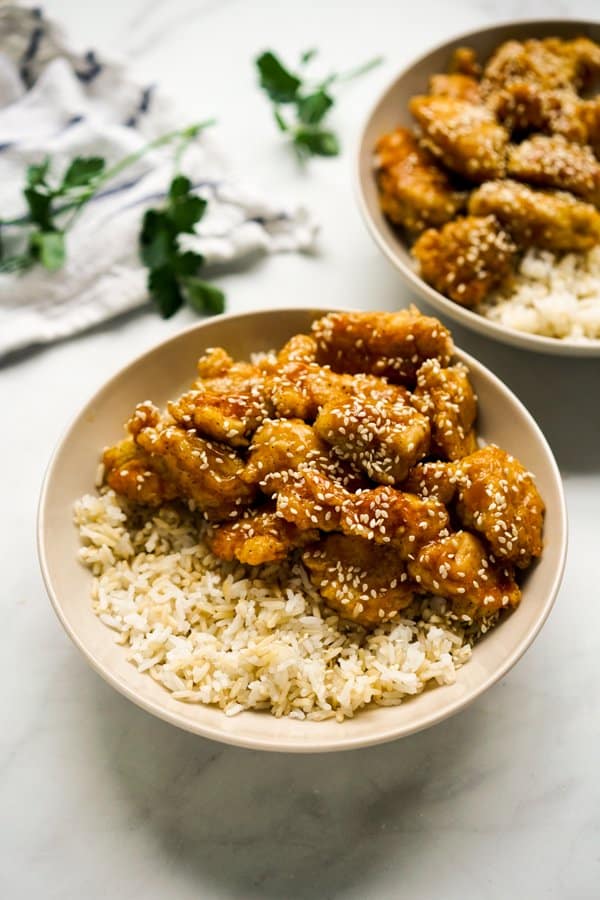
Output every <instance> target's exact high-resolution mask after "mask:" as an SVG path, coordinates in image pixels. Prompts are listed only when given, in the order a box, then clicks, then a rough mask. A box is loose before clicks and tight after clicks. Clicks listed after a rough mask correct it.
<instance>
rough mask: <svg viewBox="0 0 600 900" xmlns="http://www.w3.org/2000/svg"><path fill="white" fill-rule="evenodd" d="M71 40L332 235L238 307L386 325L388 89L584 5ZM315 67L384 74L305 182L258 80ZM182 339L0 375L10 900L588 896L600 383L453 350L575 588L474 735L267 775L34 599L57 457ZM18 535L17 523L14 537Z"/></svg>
mask: <svg viewBox="0 0 600 900" xmlns="http://www.w3.org/2000/svg"><path fill="white" fill-rule="evenodd" d="M47 8H48V9H49V10H50V11H51V12H52V13H54V14H55V15H58V16H60V17H61V18H62V19H63V21H64V22H65V23H66V24H67V26H68V27H69V28H70V30H71V32H72V33H73V35H74V36H75V38H76V39H77V40H78V41H80V42H81V43H82V44H88V45H95V46H98V47H104V48H106V49H110V50H112V51H118V52H119V53H123V54H124V55H125V56H127V57H129V58H130V60H131V62H132V63H133V64H134V65H135V66H136V68H137V69H138V71H139V72H140V74H141V75H143V76H144V77H145V78H152V79H156V80H158V81H160V82H161V83H162V84H163V85H164V87H165V88H166V89H168V90H169V91H171V92H172V93H173V94H175V95H177V96H178V99H179V102H180V103H181V104H182V105H183V106H184V108H186V109H187V110H188V111H189V118H190V119H194V118H197V117H203V116H205V115H207V114H216V115H218V117H219V119H220V122H221V125H220V129H221V132H222V137H223V140H224V141H227V142H228V143H229V144H230V145H231V147H232V156H233V157H234V160H235V162H236V164H237V166H238V167H239V168H240V170H243V171H244V172H246V173H249V174H250V175H252V176H253V178H254V179H255V181H256V182H257V183H261V182H262V183H266V184H268V185H270V186H271V187H272V188H273V189H277V190H280V191H281V192H282V193H285V194H286V195H287V196H288V197H289V198H291V199H294V198H295V199H302V200H304V201H305V202H306V203H307V204H309V205H310V206H311V207H312V208H313V209H314V210H315V212H316V213H317V214H318V216H319V217H320V219H321V221H322V223H323V233H322V238H321V242H320V251H319V253H318V255H316V256H314V257H312V258H300V257H281V258H278V259H270V260H266V261H264V262H261V263H260V264H259V265H258V266H257V267H256V268H254V269H253V270H252V271H251V272H241V271H240V272H238V273H236V274H234V275H230V276H229V277H227V278H225V279H223V280H224V284H225V287H226V289H227V292H228V295H229V298H230V308H231V309H239V310H243V309H249V308H252V307H254V306H258V305H265V304H277V303H278V302H281V303H286V304H288V303H314V302H319V303H322V304H329V303H331V304H339V305H351V306H356V307H371V308H377V307H379V308H388V309H392V308H394V307H396V306H397V305H398V304H402V303H405V302H406V301H407V300H408V299H409V297H408V294H407V291H406V290H405V288H404V287H403V285H402V284H401V283H400V282H399V281H398V278H397V276H396V275H395V273H394V272H393V271H391V269H390V268H389V267H388V265H387V264H386V263H385V262H384V260H383V259H382V258H381V257H380V256H379V253H378V252H377V251H376V249H375V247H374V246H373V244H372V243H371V241H370V239H369V238H368V237H367V234H366V232H365V229H364V227H363V225H362V223H361V222H360V220H359V215H358V212H357V210H356V207H355V203H354V198H353V196H352V193H351V187H350V170H351V160H352V153H351V149H352V145H353V142H354V141H355V138H356V135H357V130H358V124H359V122H360V120H361V118H362V117H363V115H364V113H365V112H366V110H367V107H368V105H369V103H370V102H371V101H372V99H373V98H374V97H375V96H376V94H377V92H378V90H379V88H380V87H381V85H383V83H384V82H385V81H386V79H388V78H389V77H390V75H391V73H392V72H393V70H394V69H395V68H399V67H400V65H401V64H402V63H403V62H404V61H405V60H408V58H409V57H411V56H412V55H413V54H416V53H417V52H419V51H421V50H422V49H425V48H426V46H427V45H428V44H431V43H433V42H436V41H438V40H441V39H443V38H444V37H445V36H446V35H447V34H449V33H451V32H457V31H460V30H465V29H469V28H471V27H476V26H477V25H480V24H482V23H485V22H487V21H491V20H492V19H493V18H496V17H498V16H502V17H504V18H507V17H509V16H511V15H521V16H535V15H538V16H541V15H563V14H564V15H570V16H572V17H574V16H577V15H580V16H593V15H594V12H596V13H597V10H598V6H597V2H595V0H587V2H583V0H580V2H577V0H575V2H569V3H567V2H552V0H546V2H543V3H542V2H539V3H536V2H533V0H527V2H523V0H519V2H516V0H506V2H505V3H504V4H502V6H501V7H500V5H499V4H497V3H495V2H492V0H478V2H475V0H473V2H468V0H453V2H452V3H446V2H445V0H419V2H411V3H407V2H406V3H405V2H400V0H398V2H387V3H386V2H385V0H370V2H369V3H355V4H354V3H350V2H346V3H334V2H331V0H328V2H322V3H316V2H303V0H293V2H292V0H280V2H271V3H266V2H261V3H254V2H248V0H246V2H243V0H237V2H236V0H228V2H218V0H205V2H201V0H120V2H116V0H105V2H103V3H98V4H93V5H92V4H89V3H80V2H77V0H52V2H48V3H47ZM313 45H318V46H319V47H320V48H321V49H322V51H323V57H324V58H325V59H326V60H327V61H329V62H331V64H333V65H340V66H343V65H346V64H353V63H355V62H358V61H360V60H362V59H364V58H366V57H368V56H370V55H371V54H374V53H378V52H383V53H384V54H385V55H386V57H387V63H386V65H385V67H383V68H382V69H381V70H379V71H377V72H375V73H373V74H372V75H371V76H370V77H369V78H368V79H365V80H364V81H362V82H360V83H357V84H356V85H354V86H353V87H352V89H351V90H350V89H349V90H348V93H347V96H346V97H345V98H344V102H343V103H341V104H340V106H339V112H336V115H335V123H336V125H337V126H338V127H339V130H340V132H341V134H342V136H343V138H344V142H345V145H346V152H345V154H344V155H343V156H342V157H341V158H340V159H338V160H326V161H317V162H316V163H315V164H314V165H312V164H311V166H310V169H309V171H307V172H306V173H302V172H299V171H298V170H297V168H296V166H295V163H294V161H293V160H292V159H291V158H290V157H289V156H288V155H287V153H286V152H284V150H283V149H282V148H281V147H280V146H278V143H277V135H276V133H275V131H274V130H273V128H272V123H271V121H270V117H269V112H268V109H267V107H266V105H265V103H264V101H263V98H262V97H261V96H260V95H259V93H258V92H257V91H256V90H255V88H254V84H253V81H254V79H253V73H252V69H251V59H252V57H253V55H254V54H255V53H256V52H257V51H258V50H260V49H262V48H264V47H267V46H272V47H274V48H276V49H279V50H281V51H282V52H283V53H286V52H289V53H294V54H295V53H296V52H297V51H298V50H300V49H304V48H306V47H309V46H313ZM189 320H190V317H188V316H187V314H185V313H184V314H182V315H180V316H179V317H177V318H175V319H174V320H172V321H170V322H168V323H164V322H162V321H161V320H160V319H158V318H157V317H156V316H154V315H153V314H151V313H149V312H147V313H143V314H139V315H135V316H131V317H129V318H127V319H125V320H124V321H120V322H119V323H118V324H117V325H112V326H108V327H105V328H101V329H99V330H97V331H96V332H95V333H93V334H88V335H86V336H84V337H81V338H78V339H76V340H73V341H69V342H65V343H63V344H61V345H60V346H55V347H53V348H50V349H48V350H45V351H42V352H36V353H27V354H24V355H23V356H22V357H21V358H19V359H18V360H17V361H15V362H14V363H13V364H12V365H11V366H10V367H5V368H3V369H1V370H0V398H1V402H2V406H3V408H4V410H5V418H6V422H7V427H6V429H5V431H4V433H3V437H2V441H1V442H0V454H1V465H0V472H1V473H2V501H3V506H4V509H5V511H6V513H8V514H9V515H10V525H9V526H7V527H6V528H5V529H3V532H2V540H1V541H0V554H1V557H2V572H3V573H4V577H5V580H4V589H3V591H2V603H3V605H4V610H5V615H4V623H5V624H4V639H3V655H2V674H3V678H2V691H1V697H0V703H1V712H0V722H1V725H0V797H1V801H0V834H1V840H0V897H2V898H3V900H13V898H33V897H36V898H37V897H45V898H48V900H50V898H61V900H68V898H72V897H73V898H75V897H77V898H79V897H85V898H87V900H96V898H98V900H99V898H104V897H126V898H142V897H143V898H145V900H146V898H147V900H159V898H160V900H164V898H165V897H172V898H178V900H179V898H182V900H188V898H190V900H191V898H203V900H217V898H219V900H221V898H223V900H225V898H226V900H230V898H232V900H233V898H235V900H242V898H244V900H246V898H267V900H279V898H290V900H304V898H311V900H327V898H353V900H354V898H356V900H359V898H360V900H363V898H375V900H388V898H390V900H391V898H397V897H401V896H402V897H411V898H426V900H429V898H432V897H443V898H444V900H454V898H463V900H464V898H468V900H471V898H473V900H479V898H481V897H483V896H485V897H486V898H489V900H505V898H508V897H517V898H521V897H523V898H525V897H526V898H528V900H531V898H534V900H537V898H544V900H592V898H597V897H598V896H600V888H599V887H598V885H599V884H600V849H599V846H600V817H599V813H598V809H599V803H600V784H599V775H598V768H599V759H600V752H599V751H600V719H599V716H598V703H597V699H596V689H597V684H598V679H599V677H600V666H599V663H598V659H599V657H600V652H599V642H600V603H599V600H600V597H599V596H598V578H597V574H595V573H597V560H598V547H599V538H600V526H599V524H598V506H599V501H600V478H599V473H600V451H599V449H598V448H599V443H600V421H599V418H600V416H599V413H598V399H597V391H598V383H599V376H600V363H598V362H594V361H588V362H574V361H569V360H562V359H559V358H550V357H548V358H542V357H540V358H534V357H531V356H526V355H525V354H524V353H522V352H520V351H517V350H511V349H509V348H504V347H501V346H496V345H494V344H492V343H490V342H488V341H485V340H484V339H480V338H476V337H475V336H474V335H471V334H469V333H467V332H463V331H458V330H457V331H456V336H457V340H458V342H459V343H460V344H461V345H462V346H463V347H464V348H465V349H466V350H468V351H469V352H471V353H474V354H475V355H477V356H479V357H480V358H481V359H482V361H483V362H485V363H486V364H487V365H489V366H490V367H491V368H492V369H493V370H494V371H496V372H497V373H498V374H499V375H500V376H501V377H503V378H504V379H505V380H506V381H507V383H508V384H509V385H510V386H511V387H512V388H513V389H514V390H515V391H516V392H517V394H518V395H519V396H520V397H521V398H522V399H523V400H524V401H525V403H526V404H527V405H528V406H529V408H530V409H531V411H532V412H533V414H534V415H535V416H536V417H537V419H538V421H539V423H540V425H541V426H542V428H543V429H544V431H545V432H546V435H547V436H548V438H549V440H550V442H551V444H552V446H553V448H554V451H555V453H556V456H557V459H558V462H559V464H560V467H561V470H562V473H563V476H564V478H565V484H566V489H567V497H568V505H569V513H570V517H571V549H570V556H569V562H568V567H567V573H566V578H565V581H564V586H563V588H562V591H561V593H560V596H559V598H558V602H557V604H556V607H555V610H554V612H553V614H552V616H551V618H550V621H549V622H548V624H547V626H546V627H545V628H544V630H543V632H542V634H541V635H540V637H539V638H538V640H537V641H536V643H535V645H534V646H533V647H532V649H531V650H530V651H529V652H528V653H527V655H526V657H525V658H524V659H523V660H522V661H521V663H519V665H518V666H517V667H516V668H515V669H514V670H513V671H512V672H511V673H510V674H509V675H508V676H507V677H506V678H505V679H504V680H503V681H502V683H500V684H499V685H497V686H496V687H495V688H494V689H492V690H491V691H490V692H489V693H488V694H486V695H485V696H484V697H482V698H481V699H480V700H479V701H478V702H476V703H475V704H474V705H473V706H472V707H470V708H469V709H468V710H467V711H466V712H464V713H463V714H461V715H459V716H457V717H455V718H454V719H452V720H451V721H448V722H446V723H444V724H442V725H440V726H438V727H437V728H435V729H432V730H430V731H428V732H425V733H422V734H419V735H416V736H414V737H412V738H408V739H405V740H404V741H402V742H398V743H394V744H390V745H387V746H382V747H377V748H373V749H369V750H365V751H359V752H354V753H349V754H341V755H328V756H318V757H295V756H273V755H265V754H260V753H254V752H246V751H242V750H236V749H230V748H227V747H222V746H219V745H217V744H213V743H210V742H209V741H205V740H202V739H200V738H196V737H193V736H191V735H188V734H184V733H182V732H178V731H176V730H175V729H173V728H171V727H169V726H168V725H165V724H163V723H162V722H159V721H158V720H155V719H153V718H151V717H150V716H149V715H147V714H146V713H144V712H142V711H140V710H139V709H137V708H136V707H134V706H133V705H131V704H130V703H128V702H127V701H126V700H125V699H123V698H122V697H120V696H119V695H117V694H116V693H114V692H113V691H112V690H111V689H110V688H109V687H108V686H107V685H105V684H104V682H102V681H101V680H100V679H99V678H98V677H97V676H96V675H95V674H94V673H93V672H92V671H91V670H90V669H88V668H87V666H86V664H85V663H84V661H83V659H82V658H81V657H80V656H79V654H78V653H77V651H76V650H75V649H74V647H72V646H71V644H70V643H69V641H68V639H67V638H66V636H65V635H64V634H63V633H62V631H61V629H60V626H59V625H58V623H57V621H56V620H55V618H54V615H53V613H52V611H51V609H50V605H49V603H48V601H47V599H46V595H45V592H44V589H43V586H42V583H41V579H40V575H39V572H38V566H37V561H36V554H35V546H34V516H35V507H36V501H37V494H38V490H39V485H40V481H41V478H42V473H43V470H44V467H45V465H46V462H47V459H48V457H49V454H50V451H51V449H52V446H53V445H54V443H55V441H56V440H57V438H58V435H59V434H60V432H61V431H62V429H63V428H64V426H65V424H66V423H67V422H68V420H69V419H70V417H71V416H72V415H73V414H74V413H75V412H76V411H77V409H78V407H79V406H80V404H81V403H82V402H83V401H84V400H85V399H86V398H87V397H88V395H89V394H90V393H91V392H92V391H93V390H94V389H95V388H96V387H97V386H99V385H100V384H101V383H102V382H103V381H104V380H105V379H106V378H107V376H109V375H110V374H111V373H112V372H113V370H114V369H116V368H117V367H119V366H121V364H123V363H124V362H126V361H127V360H128V359H129V358H130V357H131V356H132V355H134V354H136V353H137V352H138V351H141V350H142V349H144V348H146V347H148V346H150V345H151V344H152V343H153V342H154V341H155V340H157V339H158V338H160V337H163V336H165V335H167V334H169V333H170V332H173V331H175V330H177V329H179V328H181V327H182V326H183V325H184V324H186V323H187V322H188V321H189ZM6 519H7V520H8V516H6Z"/></svg>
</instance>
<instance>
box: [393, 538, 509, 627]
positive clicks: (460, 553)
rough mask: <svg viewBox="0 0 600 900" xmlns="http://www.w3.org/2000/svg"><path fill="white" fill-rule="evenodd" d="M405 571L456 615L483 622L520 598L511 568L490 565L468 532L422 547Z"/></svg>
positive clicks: (482, 550)
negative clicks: (450, 606)
mask: <svg viewBox="0 0 600 900" xmlns="http://www.w3.org/2000/svg"><path fill="white" fill-rule="evenodd" d="M407 568H408V572H409V574H410V576H411V577H412V578H414V580H415V581H416V582H417V584H418V585H419V587H420V589H421V590H423V591H431V593H433V594H437V595H438V596H440V597H446V598H447V599H448V600H449V601H450V603H451V605H452V611H453V612H454V613H455V614H456V615H457V616H468V617H469V618H470V619H475V620H477V619H486V618H489V617H490V616H492V615H493V614H494V613H496V612H498V610H501V609H506V608H510V607H513V608H514V607H515V606H517V605H518V603H519V601H520V599H521V591H520V590H519V587H518V585H517V583H516V582H515V580H514V576H513V572H512V568H511V567H510V566H496V565H494V564H493V562H492V561H491V560H490V558H489V556H488V554H487V552H486V549H485V547H484V545H483V542H482V541H481V540H479V538H477V537H475V535H473V534H470V533H469V532H468V531H457V532H456V533H454V534H450V535H448V537H445V538H442V539H441V540H439V541H434V542H433V543H430V544H426V545H425V546H424V547H422V548H421V550H420V551H419V554H418V556H417V558H416V559H414V560H411V561H410V562H409V563H408V566H407Z"/></svg>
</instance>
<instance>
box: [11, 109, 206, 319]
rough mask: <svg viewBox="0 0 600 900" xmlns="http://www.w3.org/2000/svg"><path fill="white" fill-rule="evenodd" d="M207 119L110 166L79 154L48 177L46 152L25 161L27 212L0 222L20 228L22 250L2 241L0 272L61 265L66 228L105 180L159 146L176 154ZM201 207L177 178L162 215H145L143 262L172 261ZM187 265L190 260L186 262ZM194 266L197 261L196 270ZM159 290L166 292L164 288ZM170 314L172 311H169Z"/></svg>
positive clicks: (153, 264) (182, 178) (203, 205)
mask: <svg viewBox="0 0 600 900" xmlns="http://www.w3.org/2000/svg"><path fill="white" fill-rule="evenodd" d="M211 124H212V121H208V122H197V123H195V124H193V125H188V126H187V127H185V128H182V129H178V130H177V131H170V132H168V133H167V134H163V135H161V136H160V137H158V138H155V139H154V140H153V141H151V142H150V143H149V144H146V145H145V146H143V147H141V148H140V149H139V150H136V151H135V152H133V153H130V154H128V155H127V156H125V157H123V158H122V159H121V160H119V161H118V162H117V163H115V164H114V165H113V166H111V167H110V168H109V167H107V165H106V160H105V159H103V157H101V156H77V157H75V159H73V160H72V161H71V162H70V163H69V165H68V166H67V168H66V170H65V172H64V174H63V176H62V179H61V180H57V179H55V178H52V177H51V174H52V173H51V161H50V158H49V157H46V158H45V159H44V160H42V162H39V163H34V164H33V165H30V166H28V168H27V170H26V172H25V187H24V188H23V197H24V199H25V203H26V206H27V213H26V214H25V215H22V216H19V217H18V218H14V219H8V220H3V221H0V229H2V227H5V228H14V229H18V228H20V229H23V238H22V240H21V248H20V251H21V252H17V253H12V254H11V255H7V254H6V253H5V243H6V242H0V272H16V271H23V270H25V269H28V268H30V267H31V266H32V265H35V264H36V263H39V264H41V265H43V266H45V267H46V268H47V269H48V270H50V271H55V270H56V269H60V268H61V266H62V265H64V262H65V259H66V242H65V235H66V233H67V232H68V230H69V228H70V227H71V226H72V224H73V222H74V221H75V219H76V218H77V216H78V214H79V213H80V211H81V210H82V209H83V208H84V206H85V205H86V204H87V203H88V202H89V201H90V200H91V199H92V198H93V197H94V196H95V195H96V194H97V193H98V191H100V190H101V188H102V187H103V186H104V185H105V184H107V183H108V182H109V181H111V180H112V179H114V178H116V177H117V176H118V175H120V174H121V172H122V171H124V170H125V169H126V168H127V167H128V166H130V165H132V164H133V163H135V162H137V161H138V160H139V159H141V158H142V157H143V156H144V155H145V154H146V153H148V152H149V151H150V150H154V149H156V148H157V147H163V146H165V145H167V144H171V143H175V144H176V145H177V146H178V154H179V155H180V154H181V152H182V151H183V150H184V149H185V147H186V146H187V145H188V144H189V142H190V141H192V140H193V139H194V138H195V137H196V136H197V135H198V134H199V133H200V131H201V130H202V129H203V128H206V127H207V126H208V125H211ZM205 208H206V201H204V200H202V199H201V198H200V197H195V196H192V195H191V194H190V182H189V179H187V178H185V176H178V177H177V178H175V179H174V180H173V183H172V185H171V195H170V206H169V211H168V213H167V214H166V218H164V217H163V218H162V219H159V220H154V221H153V219H152V217H149V218H144V224H143V227H142V232H143V234H142V235H141V238H140V243H141V245H142V248H143V256H144V257H145V259H144V262H145V264H146V265H148V266H149V267H150V268H151V269H152V270H154V269H156V270H158V269H160V268H161V266H165V265H166V266H169V267H170V266H172V264H173V258H172V252H171V251H172V244H173V241H174V239H175V236H176V235H177V234H178V233H181V232H191V231H193V228H194V225H195V223H196V222H198V221H199V220H200V219H201V218H202V216H203V214H204V210H205ZM69 213H71V215H70V217H69V215H68V214H69ZM11 238H12V235H11ZM196 262H197V260H196ZM189 265H190V263H189V260H188V267H189ZM197 268H198V266H197V265H196V267H195V270H194V271H196V270H197ZM163 290H164V292H165V293H166V290H167V289H166V287H165V288H164V289H163ZM171 293H172V294H173V296H172V297H171V300H170V301H169V303H165V308H166V309H168V310H171V309H172V308H173V306H174V304H175V300H174V299H173V297H174V293H173V292H171ZM181 302H182V301H181V300H180V303H181ZM169 314H171V315H172V312H171V313H169Z"/></svg>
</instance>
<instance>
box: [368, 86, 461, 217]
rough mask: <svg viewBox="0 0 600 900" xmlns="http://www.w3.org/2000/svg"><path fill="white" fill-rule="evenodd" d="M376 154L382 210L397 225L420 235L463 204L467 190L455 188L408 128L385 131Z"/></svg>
mask: <svg viewBox="0 0 600 900" xmlns="http://www.w3.org/2000/svg"><path fill="white" fill-rule="evenodd" d="M436 77H461V78H462V77H463V76H436ZM375 154H376V157H375V166H376V174H377V185H378V188H379V200H380V204H381V209H382V210H383V212H384V214H385V215H386V216H387V217H388V219H389V220H390V221H391V222H393V223H394V224H395V225H400V226H402V227H403V228H405V229H406V230H407V231H408V232H409V233H412V234H418V233H419V232H421V231H423V229H424V228H427V227H428V226H429V225H443V224H444V222H448V221H449V220H450V219H452V218H453V217H454V216H455V215H456V214H457V212H459V211H460V210H461V209H462V208H463V207H464V205H465V200H466V195H465V193H464V192H461V191H457V190H455V189H454V188H453V187H452V185H451V183H450V180H449V178H448V176H447V174H446V173H445V172H444V171H443V170H442V169H441V168H440V166H439V165H438V164H437V163H436V161H435V158H434V157H433V156H432V155H431V153H429V151H427V150H425V149H424V148H423V147H421V146H419V144H418V143H417V140H416V139H415V137H414V135H413V134H412V132H411V131H409V130H408V128H396V130H395V131H391V132H390V133H389V134H384V135H383V137H381V138H380V139H379V141H378V142H377V146H376V148H375Z"/></svg>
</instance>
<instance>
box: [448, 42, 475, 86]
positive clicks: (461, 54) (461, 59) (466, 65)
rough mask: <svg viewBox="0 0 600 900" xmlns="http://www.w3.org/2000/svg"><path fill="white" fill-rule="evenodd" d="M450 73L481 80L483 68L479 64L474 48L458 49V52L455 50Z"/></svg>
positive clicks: (449, 67)
mask: <svg viewBox="0 0 600 900" xmlns="http://www.w3.org/2000/svg"><path fill="white" fill-rule="evenodd" d="M448 71H449V72H450V74H454V73H455V72H456V73H458V74H459V75H469V76H470V77H471V78H476V79H477V80H479V78H480V77H481V66H480V65H479V63H478V62H477V54H476V52H475V50H473V48H472V47H457V48H456V50H453V52H452V56H451V57H450V65H449V66H448Z"/></svg>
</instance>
